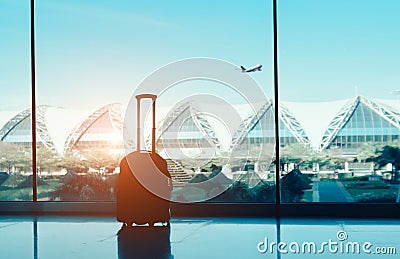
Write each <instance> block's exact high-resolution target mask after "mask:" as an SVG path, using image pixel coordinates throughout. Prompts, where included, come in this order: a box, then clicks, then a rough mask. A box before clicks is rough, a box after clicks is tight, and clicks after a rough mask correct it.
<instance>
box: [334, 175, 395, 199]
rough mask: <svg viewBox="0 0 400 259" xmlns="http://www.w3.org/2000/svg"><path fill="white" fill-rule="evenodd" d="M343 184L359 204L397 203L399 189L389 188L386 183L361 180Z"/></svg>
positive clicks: (348, 181) (347, 181)
mask: <svg viewBox="0 0 400 259" xmlns="http://www.w3.org/2000/svg"><path fill="white" fill-rule="evenodd" d="M342 183H343V186H344V187H345V188H346V189H347V191H348V192H349V194H350V195H351V196H352V197H353V198H354V199H355V200H356V201H357V202H365V203H368V202H370V203H374V202H378V203H385V202H387V203H393V202H396V198H397V193H398V189H397V188H389V184H388V183H386V182H384V181H366V180H363V179H361V178H360V179H355V180H353V181H351V180H346V181H342Z"/></svg>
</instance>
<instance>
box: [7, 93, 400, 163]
mask: <svg viewBox="0 0 400 259" xmlns="http://www.w3.org/2000/svg"><path fill="white" fill-rule="evenodd" d="M233 106H234V108H235V109H237V110H238V113H239V114H241V116H242V119H243V120H242V123H240V125H238V126H237V128H236V130H235V132H231V133H230V134H231V135H230V136H229V138H227V137H226V136H222V135H223V134H224V133H221V131H220V130H219V129H218V127H220V126H218V124H217V123H215V121H213V120H212V119H210V118H209V117H208V116H207V114H203V113H202V110H201V105H200V104H196V103H193V102H188V103H184V104H181V105H180V106H178V107H174V108H173V110H171V109H166V108H164V109H159V110H160V111H161V112H160V115H158V118H157V121H158V122H157V124H158V125H157V136H158V142H157V148H158V151H159V152H160V153H161V154H162V153H163V152H162V149H165V150H166V151H167V152H168V153H169V154H172V156H174V155H176V156H179V155H182V154H183V155H185V154H193V152H194V153H195V152H196V149H198V148H199V147H200V148H201V151H200V152H203V155H204V154H205V155H207V154H209V155H215V154H216V153H219V152H220V151H221V152H222V153H224V152H225V153H226V152H234V151H235V150H239V149H240V147H241V146H243V145H246V147H247V149H248V148H249V147H252V146H257V145H261V144H274V108H273V107H274V105H273V103H272V102H268V103H265V104H263V105H262V106H260V107H261V108H260V109H259V110H257V111H255V112H253V113H250V115H248V114H247V115H246V112H247V111H245V109H241V107H242V106H240V105H237V106H235V105H233ZM123 117H124V106H123V105H122V104H118V103H113V104H108V105H105V106H103V107H98V108H97V109H94V110H92V111H87V110H84V111H82V110H73V109H64V108H60V107H52V106H47V105H39V106H38V107H37V141H38V143H39V142H40V143H41V144H42V145H43V146H45V147H47V148H49V149H52V150H54V151H56V152H57V153H58V154H60V155H61V156H62V155H64V154H65V153H66V152H67V151H71V150H76V151H79V150H87V149H96V148H101V149H108V150H110V149H111V150H122V149H123V137H122V136H123V129H124V118H123ZM279 120H280V132H279V133H280V134H279V135H280V144H281V146H285V145H288V144H293V143H302V144H304V145H309V146H311V147H312V148H313V149H314V150H315V151H324V150H332V149H334V150H336V152H339V153H340V154H341V155H343V156H356V155H357V150H358V148H359V147H360V146H361V145H362V144H364V143H366V142H367V143H377V144H384V143H390V142H395V141H398V140H399V137H400V101H399V100H383V99H373V98H367V97H363V96H356V97H354V98H351V99H345V100H337V101H330V102H309V103H304V102H284V101H282V102H281V103H280V106H279ZM60 122H61V123H60ZM30 129H31V112H30V110H29V109H27V110H23V111H17V112H10V111H0V140H1V141H5V142H11V143H17V144H21V145H30V143H31V139H32V138H31V130H30ZM125 144H126V143H125ZM133 145H134V144H133ZM174 150H176V151H174Z"/></svg>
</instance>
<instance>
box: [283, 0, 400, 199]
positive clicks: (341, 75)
mask: <svg viewBox="0 0 400 259" xmlns="http://www.w3.org/2000/svg"><path fill="white" fill-rule="evenodd" d="M398 7H399V4H398V3H397V2H394V1H357V0H355V1H314V0H303V1H279V6H278V10H279V33H280V41H279V49H280V55H279V57H280V68H281V69H280V90H281V91H280V101H281V106H282V109H281V117H282V118H288V119H287V120H284V121H283V123H282V124H283V125H286V126H287V128H288V129H289V130H290V131H291V133H292V134H293V135H294V136H295V138H296V140H297V141H296V142H295V143H293V144H290V143H288V142H287V141H285V136H287V133H286V132H285V129H282V127H283V126H282V125H281V137H283V138H284V139H283V141H282V142H281V143H282V148H281V153H280V155H281V161H282V163H283V166H282V169H281V170H282V171H281V173H282V175H283V177H282V180H281V182H282V200H283V202H288V203H290V202H362V203H363V202H370V203H371V202H372V203H374V202H378V203H381V202H382V203H393V202H398V201H399V198H398V197H399V196H398V194H399V191H398V190H399V188H398V187H399V180H398V169H399V168H398V166H399V162H400V160H399V157H398V154H399V152H400V145H399V142H398V138H399V134H400V124H399V119H400V117H399V115H400V110H399V107H400V102H399V95H398V93H399V92H398V89H397V88H398V86H397V85H398V81H399V79H400V77H399V75H398V73H397V70H398V69H399V67H400V64H399V62H398V60H399V55H400V54H399V51H398V45H399V43H400V38H399V37H398V35H397V34H396V33H394V31H396V26H397V24H398V23H399V22H400V20H399V17H398V15H397V14H396V11H395V10H397V9H398Z"/></svg>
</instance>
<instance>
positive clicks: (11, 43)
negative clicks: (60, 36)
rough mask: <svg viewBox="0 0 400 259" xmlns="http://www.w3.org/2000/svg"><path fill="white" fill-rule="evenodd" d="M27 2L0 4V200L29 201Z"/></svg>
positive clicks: (28, 39)
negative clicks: (0, 37)
mask: <svg viewBox="0 0 400 259" xmlns="http://www.w3.org/2000/svg"><path fill="white" fill-rule="evenodd" d="M29 26H30V19H29V3H27V2H21V1H2V2H1V3H0V34H1V35H2V40H1V41H0V56H1V58H0V89H1V90H2V93H1V96H0V101H1V105H0V200H3V201H4V200H8V201H9V200H12V201H15V200H26V201H28V200H32V165H31V164H32V158H31V156H32V152H31V150H32V149H31V142H32V133H31V109H30V106H31V102H30V93H31V90H30V89H31V87H30V85H31V75H30V69H31V68H30V62H31V61H30V44H29V43H30V37H29V35H30V29H29V28H30V27H29Z"/></svg>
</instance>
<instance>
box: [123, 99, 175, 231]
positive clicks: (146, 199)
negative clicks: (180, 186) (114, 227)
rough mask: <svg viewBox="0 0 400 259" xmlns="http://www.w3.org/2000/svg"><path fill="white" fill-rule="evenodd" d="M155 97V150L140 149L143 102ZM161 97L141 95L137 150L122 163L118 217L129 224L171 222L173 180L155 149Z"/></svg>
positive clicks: (153, 148) (165, 163) (150, 224)
mask: <svg viewBox="0 0 400 259" xmlns="http://www.w3.org/2000/svg"><path fill="white" fill-rule="evenodd" d="M144 98H150V99H152V110H153V116H152V117H153V128H152V134H151V135H152V141H151V142H152V148H151V151H143V150H140V103H141V100H142V99H144ZM156 98H157V96H156V95H151V94H141V95H137V96H136V101H137V141H136V147H137V148H136V151H134V152H132V153H129V154H128V155H126V156H125V157H124V158H123V159H122V160H121V162H120V174H119V177H118V185H117V220H118V221H120V222H123V223H124V225H126V226H131V225H132V224H137V225H143V224H147V223H148V224H149V226H153V225H154V224H155V223H157V222H161V223H163V224H164V223H166V224H167V225H169V220H170V211H169V205H170V198H171V190H172V179H171V175H170V174H169V172H168V168H167V162H166V161H165V159H163V158H162V157H161V156H160V155H158V154H157V153H156V152H155V145H156V142H155V101H156Z"/></svg>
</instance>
